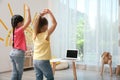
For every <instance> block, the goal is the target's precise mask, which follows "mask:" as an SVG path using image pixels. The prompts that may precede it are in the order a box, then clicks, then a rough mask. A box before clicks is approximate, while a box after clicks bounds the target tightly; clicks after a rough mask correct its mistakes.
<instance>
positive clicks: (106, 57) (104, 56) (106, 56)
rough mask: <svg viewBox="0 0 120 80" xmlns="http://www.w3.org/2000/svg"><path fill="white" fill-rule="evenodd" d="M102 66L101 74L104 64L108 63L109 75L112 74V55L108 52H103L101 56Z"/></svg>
mask: <svg viewBox="0 0 120 80" xmlns="http://www.w3.org/2000/svg"><path fill="white" fill-rule="evenodd" d="M101 62H102V68H101V75H102V74H103V70H104V65H105V64H108V65H109V67H110V75H111V76H112V56H111V54H110V53H109V52H103V54H102V56H101Z"/></svg>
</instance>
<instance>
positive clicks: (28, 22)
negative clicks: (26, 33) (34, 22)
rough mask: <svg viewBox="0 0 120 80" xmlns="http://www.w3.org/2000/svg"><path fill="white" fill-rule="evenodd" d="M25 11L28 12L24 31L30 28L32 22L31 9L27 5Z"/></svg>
mask: <svg viewBox="0 0 120 80" xmlns="http://www.w3.org/2000/svg"><path fill="white" fill-rule="evenodd" d="M25 10H26V12H27V20H26V22H25V23H24V25H23V29H26V28H27V27H28V26H29V24H30V22H31V14H30V8H29V7H28V6H27V5H25Z"/></svg>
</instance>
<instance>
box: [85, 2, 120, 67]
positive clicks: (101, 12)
mask: <svg viewBox="0 0 120 80" xmlns="http://www.w3.org/2000/svg"><path fill="white" fill-rule="evenodd" d="M84 1H85V6H84V7H85V14H86V22H85V33H84V40H85V41H84V54H85V55H84V61H85V63H86V64H87V65H100V56H101V54H102V53H103V52H104V51H108V52H110V53H111V54H112V58H113V66H116V64H117V63H118V59H119V58H118V57H117V56H118V47H119V45H118V38H119V36H118V33H119V32H118V31H119V30H118V7H119V3H118V2H119V0H84Z"/></svg>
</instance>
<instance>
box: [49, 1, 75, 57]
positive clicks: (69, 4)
mask: <svg viewBox="0 0 120 80" xmlns="http://www.w3.org/2000/svg"><path fill="white" fill-rule="evenodd" d="M48 4H49V5H48V8H49V9H51V11H52V12H53V14H54V15H55V18H56V20H57V23H58V25H57V28H56V30H55V32H54V33H53V34H52V36H51V50H52V54H53V55H55V56H57V57H59V58H60V57H65V54H66V50H67V49H76V42H75V41H76V11H77V0H48Z"/></svg>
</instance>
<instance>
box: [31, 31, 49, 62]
mask: <svg viewBox="0 0 120 80" xmlns="http://www.w3.org/2000/svg"><path fill="white" fill-rule="evenodd" d="M47 36H48V31H46V32H42V33H39V34H37V36H36V38H35V39H34V41H33V43H34V54H33V59H34V60H50V59H51V49H50V41H48V40H46V37H47Z"/></svg>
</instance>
